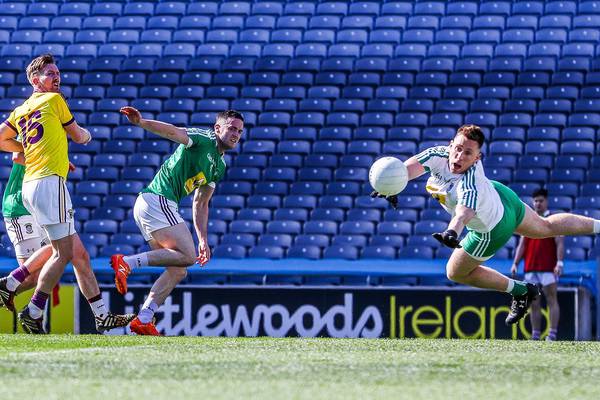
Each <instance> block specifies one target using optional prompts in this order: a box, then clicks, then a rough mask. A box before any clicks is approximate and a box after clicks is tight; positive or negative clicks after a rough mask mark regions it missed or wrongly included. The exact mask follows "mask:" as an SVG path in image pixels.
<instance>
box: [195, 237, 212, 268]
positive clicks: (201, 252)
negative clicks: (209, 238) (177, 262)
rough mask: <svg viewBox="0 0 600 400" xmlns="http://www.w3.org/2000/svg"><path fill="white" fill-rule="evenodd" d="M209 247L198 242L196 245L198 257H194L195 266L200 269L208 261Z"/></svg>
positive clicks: (204, 243)
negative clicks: (198, 265)
mask: <svg viewBox="0 0 600 400" xmlns="http://www.w3.org/2000/svg"><path fill="white" fill-rule="evenodd" d="M210 255H211V254H210V247H208V243H206V242H202V241H201V242H200V243H199V244H198V257H196V264H200V266H201V267H204V266H205V265H206V264H207V263H208V262H209V261H210Z"/></svg>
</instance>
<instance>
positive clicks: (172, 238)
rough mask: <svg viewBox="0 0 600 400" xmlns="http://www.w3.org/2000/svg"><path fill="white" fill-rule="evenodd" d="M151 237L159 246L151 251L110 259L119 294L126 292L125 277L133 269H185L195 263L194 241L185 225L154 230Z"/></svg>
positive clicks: (180, 224) (116, 256)
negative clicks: (172, 267) (150, 267)
mask: <svg viewBox="0 0 600 400" xmlns="http://www.w3.org/2000/svg"><path fill="white" fill-rule="evenodd" d="M152 237H153V239H154V241H155V242H156V243H157V244H158V245H159V246H157V248H155V249H153V250H151V251H148V252H145V253H140V254H134V255H131V256H124V255H122V254H115V255H114V256H112V257H111V260H110V262H111V265H112V268H113V270H114V271H115V284H116V286H117V290H118V291H119V293H121V294H125V293H126V292H127V277H128V276H129V274H130V273H131V270H132V269H133V268H137V267H142V266H165V265H169V266H174V267H182V268H185V267H188V266H190V265H192V264H194V262H195V261H196V258H195V257H196V249H195V248H194V239H193V238H192V234H191V233H190V230H189V229H188V227H187V225H186V224H185V223H179V224H177V225H174V226H169V227H166V228H162V229H159V230H156V231H154V232H152Z"/></svg>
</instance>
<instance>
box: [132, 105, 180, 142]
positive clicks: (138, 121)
mask: <svg viewBox="0 0 600 400" xmlns="http://www.w3.org/2000/svg"><path fill="white" fill-rule="evenodd" d="M121 114H123V115H125V116H126V117H127V119H128V120H129V122H131V123H132V124H134V125H137V126H139V127H140V128H143V129H145V130H147V131H150V132H152V133H155V134H157V135H158V136H162V137H164V138H165V139H169V140H172V141H174V142H176V143H181V144H184V145H188V144H189V142H190V137H189V136H188V135H187V132H186V130H185V128H178V127H176V126H175V125H172V124H168V123H166V122H161V121H155V120H153V119H144V118H142V113H140V112H139V111H138V110H137V109H135V108H133V107H129V106H127V107H123V108H121Z"/></svg>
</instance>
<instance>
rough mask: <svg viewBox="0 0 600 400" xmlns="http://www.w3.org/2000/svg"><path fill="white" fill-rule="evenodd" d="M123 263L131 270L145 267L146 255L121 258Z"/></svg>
mask: <svg viewBox="0 0 600 400" xmlns="http://www.w3.org/2000/svg"><path fill="white" fill-rule="evenodd" d="M123 261H125V262H126V263H127V265H129V267H130V268H131V269H134V268H139V267H145V266H147V265H148V253H140V254H134V255H132V256H125V257H123Z"/></svg>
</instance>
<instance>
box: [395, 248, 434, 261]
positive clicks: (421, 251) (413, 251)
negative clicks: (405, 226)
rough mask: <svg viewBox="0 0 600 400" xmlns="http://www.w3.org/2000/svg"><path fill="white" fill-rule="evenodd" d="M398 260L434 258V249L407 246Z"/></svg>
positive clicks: (399, 254)
mask: <svg viewBox="0 0 600 400" xmlns="http://www.w3.org/2000/svg"><path fill="white" fill-rule="evenodd" d="M398 258H400V259H403V258H407V259H411V258H425V259H431V258H433V249H432V248H431V247H429V246H406V247H404V248H403V249H401V250H400V252H399V253H398Z"/></svg>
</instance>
